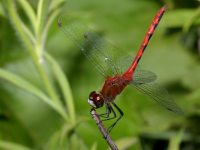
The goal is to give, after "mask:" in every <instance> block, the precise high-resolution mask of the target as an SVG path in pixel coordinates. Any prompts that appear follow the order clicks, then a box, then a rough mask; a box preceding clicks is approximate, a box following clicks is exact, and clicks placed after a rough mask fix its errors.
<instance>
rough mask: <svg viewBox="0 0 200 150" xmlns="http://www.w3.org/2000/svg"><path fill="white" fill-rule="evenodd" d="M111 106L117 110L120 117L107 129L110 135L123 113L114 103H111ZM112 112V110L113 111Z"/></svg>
mask: <svg viewBox="0 0 200 150" xmlns="http://www.w3.org/2000/svg"><path fill="white" fill-rule="evenodd" d="M112 105H113V106H114V107H115V108H116V109H117V111H118V112H119V114H120V116H119V117H118V118H117V120H116V121H115V122H114V123H113V124H112V125H111V126H110V127H109V128H108V132H109V133H110V132H111V130H112V128H113V127H114V126H115V125H116V124H117V122H118V121H119V120H120V119H121V118H122V117H123V115H124V113H123V112H122V110H121V109H120V108H119V107H118V106H117V105H116V104H115V103H114V102H112ZM113 112H114V110H113Z"/></svg>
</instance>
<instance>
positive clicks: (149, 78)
mask: <svg viewBox="0 0 200 150" xmlns="http://www.w3.org/2000/svg"><path fill="white" fill-rule="evenodd" d="M165 11H166V7H165V6H164V7H161V8H160V10H159V11H158V12H157V14H156V15H155V17H154V19H153V21H152V23H151V25H150V27H149V29H148V31H147V33H146V36H145V38H144V40H143V42H142V44H141V46H140V49H139V51H138V53H137V54H136V57H135V59H134V60H133V61H132V63H131V65H130V66H129V67H128V68H126V70H125V71H120V70H123V69H122V68H124V66H117V63H118V64H119V62H120V61H119V60H117V61H115V57H116V56H115V55H114V54H113V52H118V49H116V48H115V47H114V46H113V45H111V44H110V43H108V42H106V41H104V40H103V39H102V38H100V37H99V36H98V35H96V34H95V33H93V32H91V30H88V31H87V30H86V28H84V27H83V26H82V25H77V23H74V24H72V25H67V21H66V20H65V18H64V17H60V18H59V20H58V26H59V28H60V29H61V30H62V31H63V32H64V33H65V34H66V35H67V36H68V37H69V38H70V39H72V40H73V41H74V42H75V44H76V45H77V46H78V47H79V48H80V50H81V51H82V53H83V54H84V55H85V56H86V57H87V58H88V59H89V60H90V61H91V62H92V63H93V64H94V66H95V67H96V68H97V69H98V70H99V71H100V72H101V73H102V74H103V75H104V76H105V77H106V79H105V82H104V85H103V87H102V89H101V90H100V91H98V92H96V91H93V92H91V93H90V95H89V99H88V103H89V104H90V105H91V106H92V110H93V109H97V108H100V107H102V106H104V105H105V107H106V112H105V113H103V114H100V115H99V116H100V117H102V118H104V120H103V121H105V120H110V119H114V118H116V117H117V115H116V112H115V109H116V110H117V111H118V112H119V114H120V116H119V117H118V118H117V119H116V121H115V122H114V123H113V124H112V125H111V126H110V127H109V128H108V132H110V131H111V129H112V128H113V127H114V126H115V124H116V123H117V122H118V121H119V120H120V119H121V118H122V116H123V112H122V110H121V109H120V108H119V107H118V106H117V105H116V103H115V102H114V100H115V98H116V96H117V95H119V94H120V93H121V92H122V91H123V90H124V88H125V87H126V86H127V85H132V86H134V87H135V88H136V89H138V90H139V91H140V92H142V93H144V94H146V95H147V96H149V97H151V98H152V99H153V100H155V101H156V102H157V103H159V104H160V105H162V106H164V107H165V108H166V109H168V110H170V111H173V112H175V113H177V114H181V113H182V111H181V109H180V108H179V107H178V106H177V105H176V103H175V102H174V101H173V99H172V98H171V97H170V95H169V94H168V92H167V91H166V90H165V89H164V88H163V87H161V86H160V85H159V84H157V83H156V82H155V80H156V75H155V74H154V73H152V72H150V71H147V70H138V69H136V67H137V65H138V63H139V61H140V59H141V57H142V54H143V53H144V50H145V48H146V47H147V45H148V43H149V41H150V39H151V37H152V35H153V33H154V31H155V29H156V27H157V25H158V24H159V22H160V20H161V18H162V16H163V14H164V12H165ZM111 51H112V53H110V52H111ZM108 72H109V73H110V74H109V75H108V74H107V73H108ZM111 114H113V115H112V117H111Z"/></svg>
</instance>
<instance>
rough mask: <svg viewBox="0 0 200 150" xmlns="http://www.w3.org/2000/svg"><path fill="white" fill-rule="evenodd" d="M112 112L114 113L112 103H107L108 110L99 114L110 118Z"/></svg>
mask: <svg viewBox="0 0 200 150" xmlns="http://www.w3.org/2000/svg"><path fill="white" fill-rule="evenodd" d="M111 113H112V107H111V105H110V104H108V103H106V112H105V113H102V114H99V116H100V117H102V118H109V116H110V114H111Z"/></svg>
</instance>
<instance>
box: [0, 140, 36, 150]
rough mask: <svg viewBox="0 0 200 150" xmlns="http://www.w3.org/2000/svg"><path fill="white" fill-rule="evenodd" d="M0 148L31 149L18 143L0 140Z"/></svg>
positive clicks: (7, 149) (11, 149) (8, 149)
mask: <svg viewBox="0 0 200 150" xmlns="http://www.w3.org/2000/svg"><path fill="white" fill-rule="evenodd" d="M0 148H1V149H4V150H32V149H30V148H28V147H25V146H23V145H20V144H16V143H13V142H8V141H2V140H0Z"/></svg>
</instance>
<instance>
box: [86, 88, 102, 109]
mask: <svg viewBox="0 0 200 150" xmlns="http://www.w3.org/2000/svg"><path fill="white" fill-rule="evenodd" d="M88 103H89V104H90V105H91V106H92V107H93V108H99V107H102V106H103V104H104V99H103V96H102V94H101V93H97V92H96V91H93V92H91V93H90V95H89V99H88Z"/></svg>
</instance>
